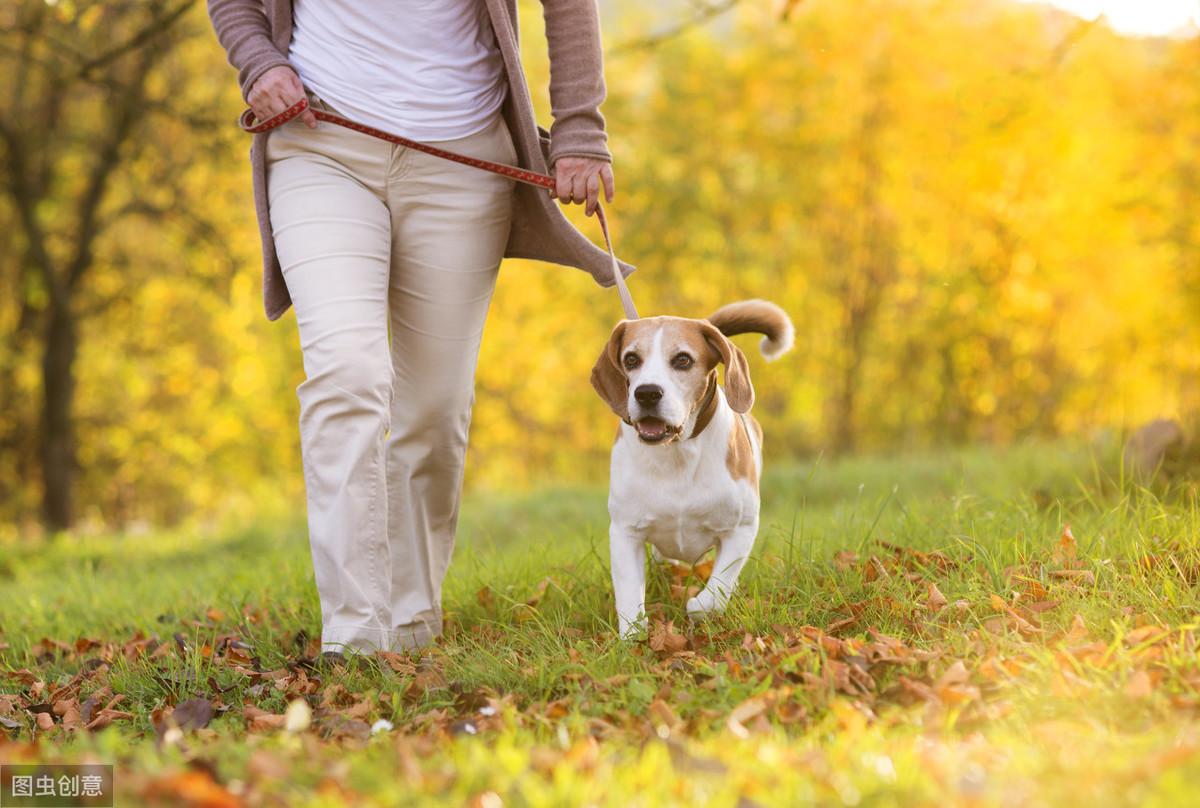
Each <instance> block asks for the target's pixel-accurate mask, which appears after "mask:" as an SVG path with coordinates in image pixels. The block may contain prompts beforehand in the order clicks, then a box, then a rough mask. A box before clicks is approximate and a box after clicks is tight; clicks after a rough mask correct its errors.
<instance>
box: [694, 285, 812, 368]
mask: <svg viewBox="0 0 1200 808" xmlns="http://www.w3.org/2000/svg"><path fill="white" fill-rule="evenodd" d="M708 321H709V322H710V323H712V324H713V325H715V326H716V327H717V330H718V331H720V332H721V333H722V334H724V335H725V336H727V337H732V336H733V335H734V334H750V333H753V334H765V336H764V337H763V340H762V342H760V343H759V344H758V348H759V350H760V351H762V355H763V358H765V359H766V360H767V361H768V362H770V361H771V360H773V359H778V358H779V357H781V356H783V355H784V354H785V353H787V352H788V351H789V350H791V348H792V344H793V343H794V342H795V340H796V329H795V328H793V327H792V320H791V318H790V317H788V316H787V312H785V311H784V310H783V309H781V308H779V307H778V306H776V305H775V304H774V303H771V302H769V301H766V300H741V301H738V302H737V303H730V304H728V305H726V306H722V307H721V308H719V309H717V310H716V311H715V312H713V313H712V314H710V315H709V316H708Z"/></svg>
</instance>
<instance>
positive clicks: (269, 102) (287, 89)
mask: <svg viewBox="0 0 1200 808" xmlns="http://www.w3.org/2000/svg"><path fill="white" fill-rule="evenodd" d="M303 97H304V85H303V84H301V83H300V77H299V76H297V75H296V71H295V70H292V69H291V68H290V67H287V66H285V65H279V66H278V67H272V68H271V69H270V70H268V71H267V72H266V73H263V74H262V75H261V76H259V77H258V80H257V81H255V82H254V86H253V87H251V88H250V97H249V98H247V99H246V100H247V101H249V102H250V109H252V110H254V117H255V118H256V119H257V120H259V121H265V120H266V119H267V118H272V117H274V116H276V115H278V114H279V113H281V112H283V111H284V110H285V109H287V108H288V107H290V106H291V105H292V104H295V103H296V102H297V101H299V100H300V99H301V98H303ZM300 120H302V121H304V122H305V123H306V124H308V128H309V129H316V128H317V116H316V115H313V112H312V110H311V109H306V110H304V112H302V113H300Z"/></svg>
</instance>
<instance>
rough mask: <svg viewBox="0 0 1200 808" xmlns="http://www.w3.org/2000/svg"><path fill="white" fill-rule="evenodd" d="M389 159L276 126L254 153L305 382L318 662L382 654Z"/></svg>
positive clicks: (335, 134)
mask: <svg viewBox="0 0 1200 808" xmlns="http://www.w3.org/2000/svg"><path fill="white" fill-rule="evenodd" d="M389 157H390V150H389V147H388V146H387V144H382V143H379V142H378V141H374V140H372V139H371V138H369V137H367V136H366V135H362V134H360V133H356V132H350V131H347V130H345V129H340V128H339V127H336V126H333V125H330V124H323V125H322V126H321V127H320V128H319V129H317V130H316V131H313V130H309V129H307V128H306V127H304V126H302V125H301V124H300V123H299V122H296V123H292V124H289V125H287V126H285V127H283V128H281V129H278V130H276V131H275V132H272V134H271V135H270V138H269V139H268V146H267V161H268V191H269V204H270V210H271V223H272V229H273V231H274V235H275V246H276V249H277V251H278V254H279V261H280V265H281V267H282V269H283V274H284V280H285V281H286V283H287V287H288V291H289V293H290V294H291V297H292V303H293V305H294V308H295V311H296V323H297V325H298V327H299V332H300V346H301V349H302V352H303V357H304V370H305V374H306V378H305V380H304V381H303V382H302V383H301V384H300V385H299V386H298V387H297V388H296V392H297V395H298V397H299V399H300V444H301V452H302V456H303V466H304V480H305V488H306V491H307V499H308V524H309V538H310V543H311V548H312V559H313V569H314V572H315V576H316V582H317V591H318V593H319V595H320V599H321V619H322V632H321V649H322V651H340V650H343V648H344V647H349V648H353V649H356V650H359V651H365V652H371V651H374V650H375V649H379V648H381V649H384V650H387V649H389V648H390V647H391V645H392V636H391V630H390V629H391V624H390V616H391V615H390V596H391V593H390V590H391V581H390V563H389V558H388V544H387V496H386V480H385V474H384V463H385V460H384V438H385V434H386V431H387V428H388V420H389V417H390V404H391V395H392V367H391V360H390V358H389V354H388V332H387V328H388V314H387V307H388V277H389V273H390V269H391V217H390V215H389V213H388V208H387V205H386V204H385V200H384V195H385V190H384V189H385V186H386V176H387V167H388V161H389Z"/></svg>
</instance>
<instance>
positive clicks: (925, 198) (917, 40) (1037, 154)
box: [0, 0, 1200, 539]
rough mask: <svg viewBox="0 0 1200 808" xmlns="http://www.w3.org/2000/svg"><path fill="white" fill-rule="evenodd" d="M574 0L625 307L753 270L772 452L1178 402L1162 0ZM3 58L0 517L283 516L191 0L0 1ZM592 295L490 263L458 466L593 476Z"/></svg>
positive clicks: (531, 56)
mask: <svg viewBox="0 0 1200 808" xmlns="http://www.w3.org/2000/svg"><path fill="white" fill-rule="evenodd" d="M600 5H601V11H602V15H603V27H604V36H605V49H606V59H607V63H606V76H607V80H608V89H609V95H608V101H607V103H606V104H605V106H604V108H603V112H604V113H605V115H606V117H607V120H608V128H609V132H610V143H611V148H612V151H613V153H614V156H615V171H616V177H617V186H618V197H617V201H616V203H615V204H614V205H613V206H612V213H611V216H612V217H613V220H614V227H615V237H616V244H617V248H618V252H619V254H620V255H621V256H622V257H623V258H624V259H626V260H628V261H630V262H631V263H634V264H636V265H637V266H638V267H639V269H638V271H637V273H636V274H635V275H633V276H632V277H631V283H632V285H633V289H634V294H635V295H636V297H637V299H638V302H639V306H640V307H641V309H642V311H643V313H646V314H655V313H671V314H678V315H684V316H695V317H700V316H705V315H707V314H708V313H710V312H711V311H713V310H714V309H716V308H717V307H718V306H720V305H721V304H723V303H726V302H729V301H732V300H737V299H741V298H747V297H766V298H769V299H771V300H774V301H776V302H778V303H779V304H781V305H783V306H784V307H785V308H786V309H787V310H788V311H789V312H790V313H791V315H792V317H793V318H794V320H795V322H796V326H797V350H796V351H795V352H794V353H793V354H791V355H789V356H788V357H787V358H785V359H783V360H781V361H780V362H778V363H775V364H772V365H770V366H767V365H765V364H764V363H763V362H762V361H761V359H759V358H758V357H757V350H756V348H755V346H754V343H753V338H747V339H746V340H745V342H743V343H742V345H743V347H744V348H745V349H746V350H747V353H748V354H749V355H750V357H751V363H752V369H753V372H754V374H755V378H756V386H757V390H758V396H759V397H758V404H757V406H756V410H755V412H756V414H757V415H758V417H759V419H760V420H761V421H763V423H764V426H765V428H766V431H767V434H768V436H769V438H770V445H769V447H768V451H769V453H770V455H771V457H772V458H773V461H774V459H779V458H788V457H793V458H802V457H811V456H814V455H818V454H820V455H829V456H840V455H847V454H852V453H879V452H902V451H912V450H916V449H921V448H925V447H937V446H944V445H961V444H976V443H978V444H1009V443H1013V442H1017V441H1027V440H1043V439H1052V438H1058V437H1062V436H1066V437H1068V438H1072V437H1079V438H1088V437H1090V436H1094V435H1096V434H1098V433H1110V434H1116V435H1120V434H1121V433H1122V432H1123V431H1124V430H1126V429H1128V428H1129V427H1131V426H1135V425H1137V424H1139V423H1141V422H1142V421H1145V420H1146V419H1149V418H1152V417H1157V416H1171V417H1177V418H1180V419H1184V420H1185V421H1186V419H1188V418H1189V414H1190V413H1192V412H1196V411H1197V410H1198V409H1200V407H1198V405H1200V377H1198V375H1197V369H1198V365H1200V352H1198V351H1197V346H1198V345H1200V222H1198V218H1197V212H1198V210H1200V204H1198V203H1200V81H1197V76H1200V39H1197V37H1196V36H1195V34H1196V32H1197V29H1196V27H1195V25H1196V21H1197V18H1198V17H1200V7H1198V5H1197V3H1196V2H1189V1H1188V0H1158V2H1151V1H1149V0H1147V2H1116V1H1113V2H1100V1H1099V0H1093V1H1090V2H1089V0H1071V1H1068V0H1064V1H1063V2H1061V3H1056V4H1053V5H1047V4H1037V3H1026V2H1017V0H856V2H853V3H847V2H839V1H838V0H791V1H790V2H779V1H778V0H742V1H741V2H738V0H688V1H687V2H673V3H663V4H652V7H648V6H650V5H651V4H644V3H635V2H608V1H607V0H605V1H604V2H601V4H600ZM520 7H521V15H522V16H521V28H522V44H523V49H524V60H525V64H526V66H527V70H528V76H529V79H530V83H531V86H532V90H533V93H534V97H535V99H536V102H537V105H538V110H539V118H540V122H541V123H543V124H544V125H548V124H549V123H550V119H549V103H548V98H547V93H546V87H547V80H548V65H547V60H546V48H545V40H544V37H543V32H542V23H541V16H540V15H541V5H540V3H538V2H536V0H522V2H521V4H520ZM1102 13H1103V16H1098V15H1101V14H1102ZM0 86H2V87H3V90H2V91H0V539H3V538H16V537H21V536H25V535H33V534H41V533H43V532H45V531H48V530H49V531H54V530H58V529H62V528H73V529H75V530H78V531H85V532H86V531H100V530H108V529H137V528H138V527H140V526H141V527H144V526H148V525H171V524H176V523H179V522H181V521H185V520H194V519H208V518H216V517H222V518H224V517H228V515H230V514H234V515H237V516H238V518H243V517H244V518H252V517H253V516H254V515H256V514H260V513H263V512H265V511H267V510H270V509H280V508H282V509H289V510H291V511H299V510H301V509H302V508H303V479H302V475H301V470H300V457H299V445H298V432H297V412H298V409H297V403H296V396H295V387H296V385H297V384H299V382H300V381H301V380H302V379H303V371H302V369H301V362H300V351H299V346H298V342H297V336H296V328H295V319H294V315H293V314H292V313H291V312H289V313H288V314H287V315H286V316H285V317H284V318H283V319H281V320H280V321H277V322H268V321H267V320H266V318H265V316H264V314H263V309H262V302H261V286H260V284H261V280H260V277H261V258H260V253H259V246H258V242H257V238H258V235H257V229H256V226H255V221H254V214H253V209H252V204H251V199H250V171H249V164H248V160H247V150H248V148H249V140H248V138H247V137H246V136H245V135H243V134H242V133H241V132H240V131H239V130H238V129H237V127H236V126H235V123H234V122H235V118H236V116H237V114H238V112H239V111H240V110H241V108H242V103H241V97H240V94H239V92H238V88H237V85H236V81H235V75H234V71H233V70H232V68H230V67H229V66H228V65H227V64H226V62H225V54H224V52H223V51H222V50H221V49H220V47H219V46H218V44H217V41H216V37H215V36H214V34H213V32H212V30H211V27H210V24H209V21H208V17H207V14H206V11H205V8H204V5H203V3H201V2H198V0H176V1H175V2H155V3H146V2H143V1H142V0H137V1H136V2H134V1H132V0H129V1H123V0H114V1H113V2H105V3H85V2H71V1H70V0H57V1H56V2H52V1H51V0H7V2H5V3H3V4H0ZM572 216H573V217H575V218H576V219H577V220H578V221H579V222H580V226H581V228H582V229H583V230H584V232H586V233H588V234H589V235H590V236H592V237H593V238H595V239H598V238H599V233H598V232H597V230H596V226H595V223H594V222H593V221H590V220H587V219H586V218H585V217H583V216H582V215H578V214H577V212H574V211H573V212H572ZM619 314H620V307H619V305H618V302H617V299H616V296H615V294H614V293H613V292H612V291H611V290H602V289H600V288H599V287H597V286H595V284H594V283H593V282H592V281H591V279H590V278H589V277H588V276H586V275H584V274H583V273H581V272H578V271H575V270H572V269H565V268H560V267H556V266H551V265H546V264H534V263H530V262H521V261H507V262H506V263H505V265H504V269H503V270H502V272H501V277H500V284H499V288H498V291H497V294H496V297H495V300H494V303H493V306H492V310H491V315H490V321H489V324H488V327H487V330H486V334H485V339H484V346H483V350H482V354H481V357H480V369H479V375H478V395H477V403H476V408H475V416H474V421H473V426H472V448H471V453H470V455H469V460H468V468H469V471H468V483H467V484H468V486H470V487H472V488H476V489H479V488H489V487H490V488H505V489H511V488H521V487H532V486H538V485H545V484H548V483H560V482H589V483H595V482H601V481H603V480H604V479H605V476H606V470H607V456H608V450H609V446H610V442H611V437H612V430H613V419H612V417H611V414H610V413H608V411H607V410H606V408H605V407H604V405H603V404H602V403H601V402H600V401H599V399H597V398H596V397H595V396H594V394H593V393H592V391H591V388H590V386H589V384H588V372H589V370H590V368H591V365H592V362H593V361H594V360H595V357H596V355H597V354H598V352H599V351H600V349H601V347H602V345H603V343H604V340H605V339H606V337H607V335H608V332H609V330H610V328H611V327H612V325H613V323H614V322H615V321H616V320H617V319H618V317H619Z"/></svg>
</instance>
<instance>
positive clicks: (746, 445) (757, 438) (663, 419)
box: [592, 300, 795, 637]
mask: <svg viewBox="0 0 1200 808" xmlns="http://www.w3.org/2000/svg"><path fill="white" fill-rule="evenodd" d="M750 332H753V333H758V334H763V335H765V336H764V338H763V340H762V342H761V344H760V350H761V351H762V354H763V356H764V357H765V358H766V359H767V360H772V359H776V358H778V357H779V356H781V355H783V354H784V353H786V352H787V351H788V350H789V349H790V348H791V347H792V343H793V342H794V339H795V337H794V334H795V331H794V329H793V327H792V322H791V320H790V319H789V318H788V316H787V314H786V313H784V311H783V310H782V309H781V308H779V307H778V306H776V305H775V304H774V303H768V302H767V301H765V300H746V301H742V302H739V303H731V304H729V305H727V306H723V307H722V308H720V309H719V310H717V312H716V313H714V314H713V315H712V316H710V317H709V318H708V319H707V320H692V319H687V318H683V317H647V318H645V319H639V320H623V321H621V322H620V323H618V324H617V326H616V328H614V329H613V332H612V336H611V337H609V340H608V344H607V345H606V346H605V348H604V350H603V351H602V352H601V353H600V357H599V359H597V360H596V365H595V367H594V368H593V369H592V386H593V387H594V388H595V389H596V392H597V393H599V394H600V397H601V398H603V399H604V401H605V402H606V403H607V404H608V405H609V407H611V408H612V410H613V412H615V413H616V414H617V416H618V417H619V418H620V419H621V424H620V425H619V426H618V427H617V439H616V442H615V443H614V444H613V449H612V466H611V479H610V484H609V496H608V513H609V519H610V526H609V548H610V552H611V563H612V579H613V591H614V594H615V596H616V605H617V620H618V624H619V627H620V631H621V635H622V636H623V637H629V636H631V635H633V634H636V633H637V632H639V631H641V630H643V629H644V627H645V613H646V544H647V543H649V544H650V545H651V547H652V548H653V550H654V551H655V554H656V555H661V556H663V557H666V558H669V559H672V560H676V561H682V562H686V563H688V564H693V563H695V562H697V561H698V560H699V559H700V557H701V556H702V555H704V553H706V552H708V550H709V549H710V548H712V547H713V546H716V548H717V557H716V561H715V563H714V565H713V571H712V575H711V577H710V578H709V579H708V584H707V586H705V587H704V589H703V591H701V592H700V593H699V594H698V595H696V597H694V598H691V599H690V600H689V601H688V603H687V611H688V614H689V615H690V616H692V617H702V616H704V615H705V614H708V613H710V612H719V611H721V610H722V609H723V608H724V607H725V604H726V603H728V602H729V597H730V595H732V594H733V590H734V587H735V586H736V585H737V579H738V575H739V574H740V573H741V571H742V566H743V565H744V564H745V563H746V560H747V558H748V557H749V555H750V550H751V548H752V547H753V546H754V539H755V537H756V536H757V534H758V511H759V492H758V480H759V477H760V475H761V474H762V437H763V436H762V428H761V427H760V426H759V425H758V421H756V420H755V419H754V417H753V416H752V415H750V412H749V411H750V407H751V405H752V404H753V403H754V388H753V386H752V385H751V383H750V370H749V366H748V365H747V362H746V356H745V354H743V353H742V352H741V350H739V349H738V347H737V346H736V345H734V344H733V343H732V342H730V341H729V337H730V336H732V335H734V334H744V333H750ZM719 364H721V365H724V366H725V386H724V387H722V386H721V385H720V384H718V383H717V365H719Z"/></svg>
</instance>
